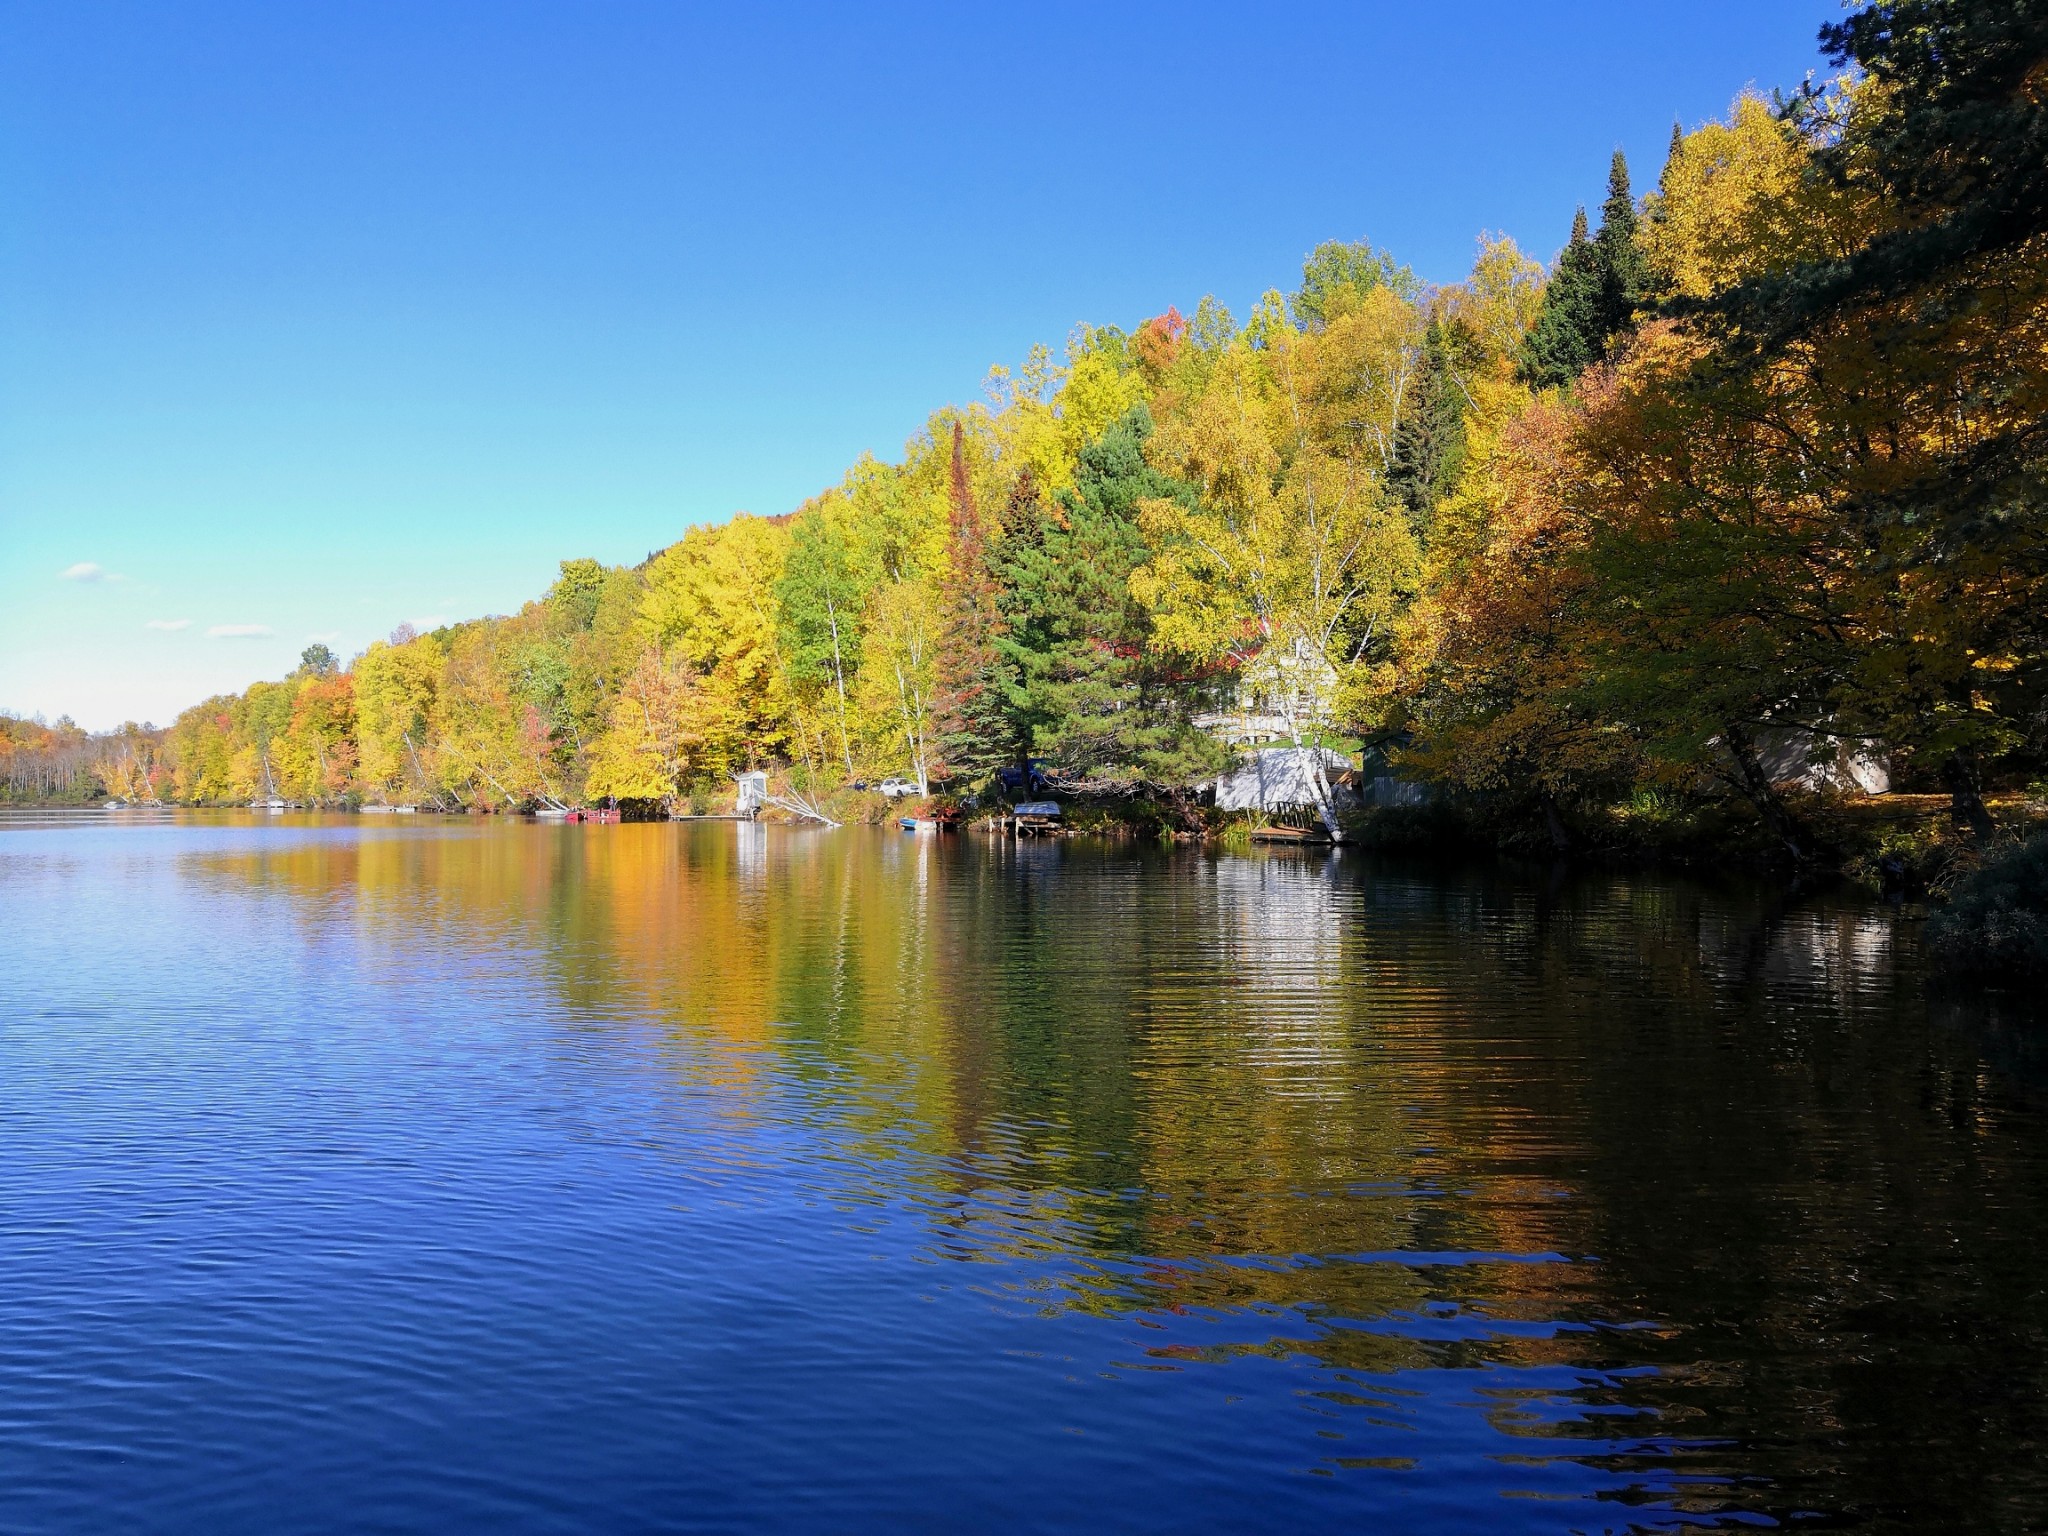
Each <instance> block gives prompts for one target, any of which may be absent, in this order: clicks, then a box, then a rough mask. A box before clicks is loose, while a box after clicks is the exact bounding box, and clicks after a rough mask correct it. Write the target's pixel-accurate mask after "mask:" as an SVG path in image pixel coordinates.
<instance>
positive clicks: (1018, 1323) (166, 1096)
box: [0, 815, 2048, 1533]
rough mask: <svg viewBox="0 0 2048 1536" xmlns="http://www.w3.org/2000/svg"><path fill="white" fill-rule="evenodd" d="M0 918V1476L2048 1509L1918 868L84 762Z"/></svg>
mask: <svg viewBox="0 0 2048 1536" xmlns="http://www.w3.org/2000/svg"><path fill="white" fill-rule="evenodd" d="M0 920H4V944H0V1530H6V1531H9V1532H14V1531H23V1532H31V1531H33V1532H40V1531H93V1532H112V1531H131V1530H132V1531H204V1532H212V1533H237V1532H252V1533H253V1532H264V1533H269V1532H278V1531H341V1530H351V1531H354V1530H380V1531H452V1530H476V1531H483V1530H489V1531H494V1532H521V1531H594V1530H604V1531H608V1532H632V1531H653V1530H699V1529H701V1530H723V1529H741V1528H745V1529H772V1528H783V1529H801V1530H888V1531H894V1530H905V1529H924V1530H933V1531H1026V1530H1052V1529H1067V1530H1074V1529H1099V1530H1115V1531H1134V1532H1136V1531H1185V1530H1195V1529H1218V1530H1221V1529H1230V1530H1252V1529H1289V1528H1302V1529H1358V1530H1374V1531H1415V1532H1450V1531H1459V1532H1464V1531H1480V1530H1483V1531H1489V1532H1566V1531H1610V1530H1627V1529H1636V1528H1652V1529H1658V1528H1669V1527H1674V1526H1682V1525H1686V1524H1698V1525H1715V1524H1722V1523H1728V1524H1738V1523H1748V1524H1756V1525H1768V1524H1771V1523H1777V1522H1783V1523H1792V1524H1795V1525H1796V1524H1807V1523H1810V1524H1814V1525H1821V1526H1829V1525H1849V1526H1857V1527H1861V1528H1867V1529H1897V1530H1932V1529H1956V1530H1962V1529H1968V1530H1971V1531H1980V1532H1990V1531H2008V1530H2010V1531H2020V1530H2029V1529H2039V1528H2042V1527H2043V1526H2044V1525H2048V1478H2044V1474H2043V1470H2042V1468H2041V1466H2040V1465H2039V1463H2038V1461H2037V1458H2036V1456H2035V1453H2034V1446H2035V1445H2036V1444H2037V1443H2039V1441H2038V1437H2039V1436H2040V1435H2041V1433H2042V1431H2043V1429H2044V1427H2048V1426H2044V1423H2043V1420H2044V1405H2048V1391H2044V1386H2048V1345H2044V1323H2048V1300H2044V1291H2043V1280H2042V1269H2041V1255H2042V1251H2043V1249H2042V1240H2043V1238H2044V1236H2048V1221H2044V1216H2048V1181H2044V1165H2048V1156H2044V1153H2048V1141H2044V1135H2043V1131H2044V1126H2043V1119H2042V1113H2041V1108H2040V1105H2041V1099H2040V1096H2039V1095H2038V1094H2037V1093H2036V1091H2035V1090H2034V1089H2033V1087H2032V1086H2031V1085H2030V1072H2029V1068H2028V1065H2027V1062H2026V1060H2025V1053H2024V1052H2023V1051H2022V1052H2017V1053H2016V1052H2014V1051H2011V1050H2008V1049H2006V1048H2005V1047H2004V1046H2003V1045H2001V1043H2000V1040H1999V1038H1998V1037H1997V1036H1995V1035H1994V1034H1992V1033H1990V1032H1988V1031H1987V1030H1985V1029H1982V1028H1978V1027H1975V1025H1974V1023H1973V1021H1972V1020H1971V1019H1969V1018H1968V1017H1962V1018H1956V1017H1950V1016H1948V1015H1945V1014H1943V1013H1942V1012H1941V1011H1940V1010H1939V1009H1936V1010H1935V1011H1934V1013H1933V1014H1932V1016H1930V1009H1929V1005H1928V1004H1927V1002H1926V1001H1925V999H1924V997H1923V996H1922V991H1921V987H1920V985H1919V983H1918V980H1917V978H1916V976H1915V973H1914V961H1913V952H1912V926H1911V924H1910V923H1908V922H1906V921H1905V920H1903V919H1901V918H1900V917H1898V916H1896V915H1895V914H1893V913H1892V912H1890V911H1889V910H1887V909H1885V908H1883V907H1879V906H1875V905H1868V904H1863V903H1860V902H1858V901H1855V900H1853V899H1849V898H1841V897H1837V898H1826V897H1823V898H1809V899H1805V900H1793V899H1790V898H1787V897H1784V896H1783V895H1781V894H1774V893H1772V892H1770V891H1767V890H1762V889H1752V888H1748V887H1735V888H1703V887H1701V886H1699V885H1696V884H1690V883H1686V882H1683V881H1674V880H1670V879H1664V878H1650V877H1636V876H1616V875H1603V874H1576V875H1566V874H1564V873H1562V872H1546V871H1542V870H1536V871H1519V872H1518V871H1513V870H1505V869H1496V868H1485V869H1472V868H1462V867H1446V866H1441V865H1437V864H1432V863H1429V862H1414V861H1406V862H1394V861H1389V860H1385V859H1375V858H1373V857H1369V856H1365V855H1359V854H1345V855H1342V856H1339V857H1321V856H1302V855H1300V854H1293V853H1286V854H1280V855H1276V856H1271V857H1252V858H1239V857H1230V856H1223V857H1217V856H1209V855H1203V854H1196V853H1188V852H1181V853H1163V852H1134V851H1131V850H1129V849H1120V848H1097V847H1090V846H1087V845H1084V844H1080V843H1069V844H1064V845H1058V844H1042V845H1036V846H1029V845H1027V846H1023V847H1014V846H1003V845H1000V844H994V843H990V842H987V841H984V840H981V839H978V838H971V837H970V838H957V839H955V838H949V839H945V840H938V839H934V838H931V837H929V836H926V837H910V836H904V835H901V834H891V833H882V832H874V831H863V830H847V831H842V832H837V833H823V832H810V831H801V830H790V829H775V828H765V827H743V826H733V825H719V824H713V825H694V826H626V827H590V828H579V827H546V826H532V825H526V824H507V823H504V822H501V821H494V822H491V823H489V824H483V823H479V822H475V821H452V822H445V823H439V822H431V821H422V822H421V823H420V824H418V825H401V826H386V825H367V824H358V823H356V822H354V821H350V820H344V819H340V818H335V819H330V820H319V819H315V818H271V819H268V820H266V821H262V822H257V821H255V820H252V819H250V818H246V817H235V816H218V817H212V818H207V817H201V816H190V817H181V818H171V817H165V818H159V819H157V820H143V819H138V818H132V817H130V818H124V817H119V816H104V815H98V816H93V817H78V818H71V819H69V820H65V819H62V818H59V819H56V820H48V819H45V820H40V821H38V820H13V821H9V822H8V823H7V824H6V825H5V826H4V828H0Z"/></svg>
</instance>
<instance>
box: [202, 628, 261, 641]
mask: <svg viewBox="0 0 2048 1536" xmlns="http://www.w3.org/2000/svg"><path fill="white" fill-rule="evenodd" d="M276 633H277V631H276V630H274V629H272V628H271V627H270V626H269V625H268V624H211V625H208V626H207V630H206V634H207V638H208V639H210V640H268V639H269V638H270V637H271V636H272V635H274V634H276Z"/></svg>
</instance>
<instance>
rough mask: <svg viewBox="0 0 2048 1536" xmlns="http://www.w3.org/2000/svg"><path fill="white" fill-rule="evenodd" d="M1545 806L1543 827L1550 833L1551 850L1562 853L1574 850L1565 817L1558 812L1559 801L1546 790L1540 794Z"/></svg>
mask: <svg viewBox="0 0 2048 1536" xmlns="http://www.w3.org/2000/svg"><path fill="white" fill-rule="evenodd" d="M1539 799H1540V800H1541V803H1542V806H1543V829H1544V830H1545V831H1546V832H1548V833H1549V834H1550V847H1551V850H1552V851H1553V852H1555V853H1558V854H1560V855H1562V854H1567V853H1570V852H1571V851H1572V835H1571V833H1569V832H1567V831H1566V830H1565V825H1564V818H1563V817H1562V816H1560V815H1558V814H1557V802H1556V801H1555V800H1553V799H1551V797H1550V795H1549V793H1548V792H1547V791H1546V792H1545V793H1543V794H1542V795H1540V796H1539Z"/></svg>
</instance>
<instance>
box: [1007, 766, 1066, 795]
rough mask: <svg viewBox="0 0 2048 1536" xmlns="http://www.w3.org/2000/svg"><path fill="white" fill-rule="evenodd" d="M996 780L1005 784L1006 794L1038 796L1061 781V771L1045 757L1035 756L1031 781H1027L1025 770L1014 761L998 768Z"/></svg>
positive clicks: (1047, 791)
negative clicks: (1005, 766)
mask: <svg viewBox="0 0 2048 1536" xmlns="http://www.w3.org/2000/svg"><path fill="white" fill-rule="evenodd" d="M996 782H997V783H999V784H1001V785H1002V786H1003V792H1004V793H1005V794H1008V795H1012V796H1016V795H1032V796H1038V795H1043V794H1047V793H1049V792H1050V791H1051V790H1052V788H1053V786H1054V785H1055V784H1057V783H1058V782H1059V771H1058V770H1057V769H1055V768H1054V767H1053V766H1052V764H1051V763H1050V762H1048V761H1047V760H1046V759H1045V758H1042V757H1034V758H1032V759H1031V773H1030V782H1029V783H1026V782H1025V774H1024V771H1023V770H1022V769H1020V768H1018V767H1017V766H1016V765H1015V764H1014V763H1013V764H1011V766H1009V767H1008V768H998V769H997V770H996Z"/></svg>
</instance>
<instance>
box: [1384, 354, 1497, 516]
mask: <svg viewBox="0 0 2048 1536" xmlns="http://www.w3.org/2000/svg"><path fill="white" fill-rule="evenodd" d="M1477 350H1478V349H1477V346H1476V343H1475V340H1474V338H1473V336H1472V333H1471V331H1470V330H1469V329H1467V327H1466V326H1465V325H1464V324H1463V323H1462V322H1460V321H1456V320H1453V321H1450V322H1449V323H1445V322H1443V321H1440V320H1432V321H1431V322H1430V324H1429V329H1428V330H1427V331H1426V332H1424V333H1423V340H1422V364H1421V367H1420V369H1419V370H1418V373H1417V377H1416V380H1415V393H1414V404H1413V406H1412V407H1411V408H1410V409H1409V410H1408V412H1407V413H1406V414H1405V415H1404V416H1403V417H1402V418H1401V426H1400V430H1399V431H1398V432H1397V433H1396V434H1395V436H1394V467H1393V471H1392V473H1391V475H1390V476H1389V479H1390V480H1391V482H1392V484H1393V487H1394V490H1395V492H1396V494H1398V495H1399V496H1400V497H1401V499H1402V501H1404V502H1405V503H1406V504H1407V507H1408V516H1409V521H1410V522H1411V524H1412V525H1413V526H1414V529H1415V533H1416V537H1417V538H1418V539H1422V540H1425V541H1426V540H1427V538H1428V533H1429V522H1430V518H1431V517H1432V515H1433V514H1434V513H1435V511H1436V504H1437V501H1438V499H1439V498H1440V497H1442V496H1443V495H1444V494H1445V493H1446V492H1448V491H1449V490H1450V488H1451V485H1452V483H1453V482H1454V481H1455V480H1456V479H1457V477H1458V469H1459V466H1460V465H1462V464H1463V463H1464V460H1465V411H1466V408H1467V406H1468V405H1469V404H1470V403H1471V397H1470V395H1469V394H1468V393H1467V388H1466V382H1465V381H1466V379H1467V378H1469V377H1470V375H1471V372H1472V369H1473V366H1474V364H1475V362H1476V360H1477V357H1476V354H1477Z"/></svg>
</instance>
